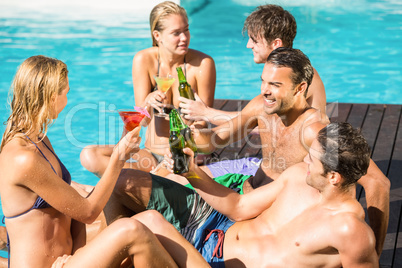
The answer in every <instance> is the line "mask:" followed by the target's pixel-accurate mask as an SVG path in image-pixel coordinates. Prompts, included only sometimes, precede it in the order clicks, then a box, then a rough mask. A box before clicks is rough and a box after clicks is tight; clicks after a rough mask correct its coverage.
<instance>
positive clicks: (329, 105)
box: [325, 102, 338, 118]
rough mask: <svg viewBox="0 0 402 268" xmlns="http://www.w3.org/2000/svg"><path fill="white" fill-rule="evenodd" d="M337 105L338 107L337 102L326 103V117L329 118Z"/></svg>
mask: <svg viewBox="0 0 402 268" xmlns="http://www.w3.org/2000/svg"><path fill="white" fill-rule="evenodd" d="M337 107H338V102H330V103H327V106H326V108H325V112H326V114H327V116H328V118H331V116H332V114H333V113H334V111H335V110H337Z"/></svg>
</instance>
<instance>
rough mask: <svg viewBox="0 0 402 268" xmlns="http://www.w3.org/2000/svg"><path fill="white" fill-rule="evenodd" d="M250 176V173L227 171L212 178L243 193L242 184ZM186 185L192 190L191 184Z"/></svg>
mask: <svg viewBox="0 0 402 268" xmlns="http://www.w3.org/2000/svg"><path fill="white" fill-rule="evenodd" d="M250 177H251V175H243V174H233V173H229V174H226V175H223V176H219V177H216V178H215V179H214V180H215V181H216V182H217V183H219V184H222V185H223V186H226V187H228V188H230V189H232V190H235V191H236V192H238V193H239V194H243V184H244V182H245V181H246V180H247V179H248V178H250ZM186 187H188V188H190V189H193V190H194V188H193V186H192V185H191V184H186Z"/></svg>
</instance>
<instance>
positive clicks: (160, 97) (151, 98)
mask: <svg viewBox="0 0 402 268" xmlns="http://www.w3.org/2000/svg"><path fill="white" fill-rule="evenodd" d="M165 99H166V95H165V93H163V92H162V91H160V90H156V91H154V92H151V93H149V94H148V96H147V99H146V104H145V106H146V107H152V108H155V109H156V110H158V112H161V111H162V108H163V107H164V106H165V104H164V103H163V101H164V100H165ZM149 112H150V111H149Z"/></svg>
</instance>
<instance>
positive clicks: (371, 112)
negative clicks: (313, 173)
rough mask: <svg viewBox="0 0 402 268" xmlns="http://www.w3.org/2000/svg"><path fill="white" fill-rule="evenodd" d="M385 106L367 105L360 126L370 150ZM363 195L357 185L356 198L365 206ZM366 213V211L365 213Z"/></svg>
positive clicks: (361, 189)
mask: <svg viewBox="0 0 402 268" xmlns="http://www.w3.org/2000/svg"><path fill="white" fill-rule="evenodd" d="M355 105H356V104H355ZM355 105H354V106H355ZM384 111H385V106H384V105H381V104H371V105H369V107H368V110H367V113H366V117H365V118H364V123H363V125H362V126H361V131H362V134H363V136H364V137H365V138H366V140H367V143H368V144H369V146H370V148H371V150H372V152H373V150H374V145H375V141H376V139H377V135H378V132H379V130H380V126H381V121H382V118H383V115H384ZM363 196H364V191H363V188H362V187H361V186H360V185H359V187H358V188H357V193H356V198H357V200H359V201H361V202H360V203H361V204H362V206H363V207H365V205H366V204H365V200H361V198H362V197H363ZM366 215H367V213H366Z"/></svg>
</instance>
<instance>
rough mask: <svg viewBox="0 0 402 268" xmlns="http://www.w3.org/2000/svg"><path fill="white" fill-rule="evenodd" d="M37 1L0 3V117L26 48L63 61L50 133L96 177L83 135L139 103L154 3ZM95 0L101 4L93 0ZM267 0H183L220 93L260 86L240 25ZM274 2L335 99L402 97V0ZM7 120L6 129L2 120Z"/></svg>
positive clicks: (114, 127)
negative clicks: (137, 57) (138, 63)
mask: <svg viewBox="0 0 402 268" xmlns="http://www.w3.org/2000/svg"><path fill="white" fill-rule="evenodd" d="M21 1H22V3H24V5H23V6H20V5H19V4H18V3H21ZM40 2H41V3H42V6H40V7H38V6H33V4H32V3H30V1H27V0H26V1H23V0H20V1H19V2H18V1H17V3H14V1H13V2H12V1H8V0H5V1H2V3H1V4H0V70H1V75H0V100H1V103H0V120H1V121H2V122H4V121H5V120H6V119H7V116H8V108H7V107H6V105H4V104H5V100H6V98H7V92H8V88H9V86H10V84H11V81H12V78H13V75H14V74H15V71H16V68H17V66H18V65H19V64H20V63H21V62H22V61H23V60H24V59H25V58H27V57H29V56H32V55H37V54H44V55H47V56H51V57H56V58H58V59H60V60H63V61H64V62H66V63H67V65H68V67H69V80H70V87H71V91H70V93H69V95H68V97H69V103H68V105H67V107H66V109H65V111H64V112H63V113H62V114H61V115H60V117H59V119H58V120H57V121H56V123H55V124H54V126H53V127H52V128H51V130H50V131H49V137H50V139H51V140H52V143H53V147H54V148H55V150H56V152H57V153H58V155H59V157H60V158H61V159H62V161H63V162H64V163H65V165H66V166H67V168H68V169H69V170H70V172H71V175H72V177H73V179H74V180H76V181H78V182H81V183H86V184H92V185H94V184H95V183H96V182H97V178H96V177H95V176H93V175H92V174H90V173H88V172H87V171H85V170H84V169H83V168H82V167H81V165H80V162H79V154H80V152H81V149H82V147H83V146H85V145H88V144H94V143H99V144H104V143H115V142H116V141H117V140H118V138H119V136H120V133H121V132H120V131H121V123H120V119H119V118H118V116H117V113H114V112H105V111H106V110H111V111H115V110H116V109H117V108H124V107H131V106H132V105H133V103H134V97H133V90H132V82H131V61H132V57H133V56H134V54H135V53H136V52H137V51H139V50H141V49H144V48H146V47H148V46H150V45H151V39H150V33H149V28H148V27H149V26H148V22H147V19H148V13H149V10H150V6H138V5H137V6H133V5H130V6H125V5H127V4H128V3H129V1H125V0H118V1H113V6H110V5H111V4H110V3H106V2H102V1H100V2H99V1H87V2H86V4H83V3H81V2H83V1H81V2H80V1H78V0H76V1H69V5H67V6H66V7H64V6H62V4H57V3H53V2H54V1H53V2H50V1H48V2H47V1H40ZM63 2H64V1H61V2H60V3H63ZM95 2H96V5H97V7H98V8H96V9H95V8H93V7H90V5H91V4H93V5H95ZM153 2H156V1H153ZM153 2H151V3H153ZM242 2H247V4H244V3H242ZM265 2H266V1H257V0H254V1H240V0H232V1H218V0H209V1H208V0H207V1H201V0H197V1H193V0H187V1H186V0H185V1H182V5H183V6H184V7H185V8H186V9H187V10H188V11H189V18H190V31H191V35H192V39H191V45H190V47H192V48H194V49H198V50H201V51H203V52H205V53H207V54H209V55H211V56H212V57H213V58H214V60H215V63H216V67H217V88H216V98H228V96H230V98H235V99H251V98H253V97H254V96H256V95H257V94H259V92H260V75H261V72H262V68H263V66H261V65H256V64H255V63H254V62H253V58H252V53H251V51H250V50H249V49H247V48H246V43H247V38H245V37H243V36H242V35H241V29H242V26H243V23H244V20H245V18H246V17H247V15H248V14H249V13H250V12H251V11H252V10H253V9H254V8H255V7H256V6H257V5H259V4H264V3H265ZM43 3H45V4H43ZM100 3H101V4H100ZM271 3H277V4H281V5H282V6H284V7H285V8H286V9H288V10H289V11H290V12H291V13H292V14H293V15H294V16H295V18H296V20H297V23H298V34H297V36H296V40H295V43H294V47H295V48H300V49H301V50H303V51H304V52H305V53H306V54H307V55H308V56H309V57H310V59H311V61H312V63H313V66H314V67H315V68H316V69H317V70H318V72H319V74H320V76H321V78H322V80H323V81H324V84H325V86H326V90H327V99H328V101H339V102H358V103H389V104H402V94H401V93H402V89H401V86H400V85H401V84H402V74H401V70H402V51H401V44H402V3H401V2H400V1H397V0H394V1H392V0H389V1H369V0H357V1H353V3H350V1H346V0H339V1H334V0H333V1H326V3H321V1H319V0H316V1H308V0H296V1H290V0H289V1H272V2H271ZM5 4H7V5H5ZM43 5H45V7H46V8H43V7H44V6H43ZM74 5H75V6H74ZM84 5H85V6H84ZM77 7H79V9H78V8H77ZM28 8H30V9H33V10H35V12H32V10H30V9H28ZM0 130H1V133H3V131H4V126H3V125H2V126H1V127H0Z"/></svg>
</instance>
